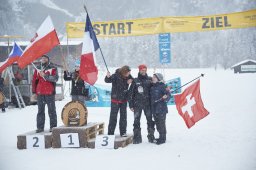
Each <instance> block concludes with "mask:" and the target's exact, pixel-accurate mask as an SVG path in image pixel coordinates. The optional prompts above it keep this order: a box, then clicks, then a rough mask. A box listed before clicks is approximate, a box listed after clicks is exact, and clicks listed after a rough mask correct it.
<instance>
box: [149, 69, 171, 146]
mask: <svg viewBox="0 0 256 170" xmlns="http://www.w3.org/2000/svg"><path fill="white" fill-rule="evenodd" d="M152 82H153V86H152V87H151V89H150V99H151V109H152V114H153V116H154V120H155V123H156V129H157V131H158V132H159V138H158V139H156V144H157V145H160V144H163V143H165V141H166V125H165V122H166V114H167V113H168V107H167V102H168V101H169V100H170V93H169V91H168V90H166V86H165V84H164V78H163V75H162V74H161V73H155V74H154V75H153V78H152Z"/></svg>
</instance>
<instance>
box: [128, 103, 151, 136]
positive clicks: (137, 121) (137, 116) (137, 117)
mask: <svg viewBox="0 0 256 170" xmlns="http://www.w3.org/2000/svg"><path fill="white" fill-rule="evenodd" d="M142 111H144V114H145V116H146V119H147V129H148V134H153V133H154V130H155V128H154V125H155V123H154V121H153V119H152V113H151V109H150V106H143V107H139V106H137V107H134V123H133V131H139V130H140V129H141V128H140V119H141V114H142Z"/></svg>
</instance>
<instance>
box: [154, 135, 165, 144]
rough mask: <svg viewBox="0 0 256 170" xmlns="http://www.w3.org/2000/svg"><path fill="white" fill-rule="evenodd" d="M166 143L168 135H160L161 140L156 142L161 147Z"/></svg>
mask: <svg viewBox="0 0 256 170" xmlns="http://www.w3.org/2000/svg"><path fill="white" fill-rule="evenodd" d="M165 141H166V134H160V137H159V139H157V140H156V144H157V145H161V144H163V143H165Z"/></svg>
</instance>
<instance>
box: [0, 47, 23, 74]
mask: <svg viewBox="0 0 256 170" xmlns="http://www.w3.org/2000/svg"><path fill="white" fill-rule="evenodd" d="M22 53H23V51H22V49H21V48H20V46H19V45H18V44H16V42H14V45H13V48H12V51H11V53H10V54H9V57H8V58H7V59H6V60H5V61H4V62H0V73H2V72H3V71H4V70H5V69H6V68H7V67H9V66H10V65H12V64H13V63H14V62H16V61H18V60H19V58H20V56H21V55H22Z"/></svg>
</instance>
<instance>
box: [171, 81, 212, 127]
mask: <svg viewBox="0 0 256 170" xmlns="http://www.w3.org/2000/svg"><path fill="white" fill-rule="evenodd" d="M174 99H175V103H176V108H177V110H178V112H179V114H180V116H181V117H182V118H183V119H184V121H185V123H186V125H187V127H188V128H191V127H192V126H193V125H194V124H195V123H196V122H198V121H199V120H201V119H203V118H204V117H205V116H207V115H208V114H209V112H208V111H207V110H206V109H205V108H204V104H203V101H202V99H201V94H200V79H199V80H198V81H196V82H195V83H194V84H192V85H191V86H189V87H188V88H187V89H185V90H184V92H183V93H181V94H178V95H174Z"/></svg>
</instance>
